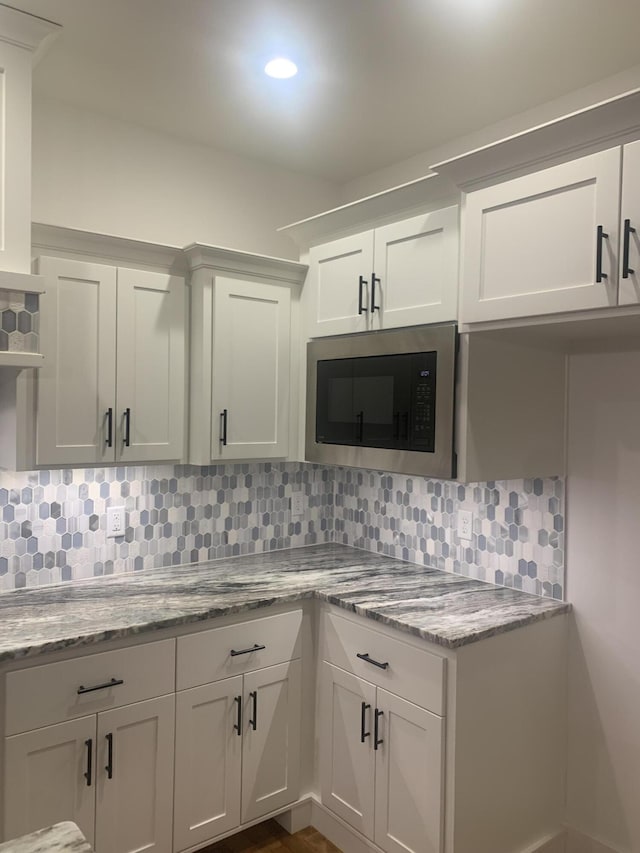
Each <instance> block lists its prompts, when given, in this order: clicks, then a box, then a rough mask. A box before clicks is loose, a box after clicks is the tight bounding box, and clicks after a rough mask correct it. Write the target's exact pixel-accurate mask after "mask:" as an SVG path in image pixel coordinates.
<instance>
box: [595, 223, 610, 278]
mask: <svg viewBox="0 0 640 853" xmlns="http://www.w3.org/2000/svg"><path fill="white" fill-rule="evenodd" d="M608 239H609V235H608V234H607V233H606V232H605V230H604V228H603V227H602V225H598V236H597V238H596V283H600V282H601V281H602V280H603V279H607V278H609V276H608V274H607V273H606V272H602V243H603V241H604V240H608Z"/></svg>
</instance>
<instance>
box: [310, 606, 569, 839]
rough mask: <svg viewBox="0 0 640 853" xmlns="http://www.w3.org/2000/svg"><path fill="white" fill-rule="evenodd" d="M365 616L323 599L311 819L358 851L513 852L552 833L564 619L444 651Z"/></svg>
mask: <svg viewBox="0 0 640 853" xmlns="http://www.w3.org/2000/svg"><path fill="white" fill-rule="evenodd" d="M371 624H372V623H371V622H370V620H367V619H362V618H361V617H358V616H356V615H353V614H347V613H345V611H344V610H341V609H339V608H336V607H333V606H330V605H323V608H322V616H321V622H320V658H321V659H322V661H321V663H320V672H319V674H318V699H317V704H316V708H317V715H318V717H317V731H318V736H319V743H318V756H319V782H320V798H321V806H320V807H319V810H318V814H317V820H316V821H315V822H314V825H315V826H317V828H318V829H319V830H320V831H321V832H322V833H323V834H324V835H326V836H327V837H328V838H329V840H330V841H332V842H333V843H334V844H336V845H337V846H338V847H339V848H340V849H343V850H361V851H371V853H374V851H379V850H382V851H385V853H513V851H516V850H525V849H527V850H534V849H536V850H538V849H540V850H542V849H543V846H544V843H545V842H549V841H550V840H551V839H552V838H554V837H555V836H556V835H557V836H558V837H560V836H561V834H562V822H563V817H564V777H563V773H564V762H565V748H566V739H565V738H566V732H565V730H564V728H563V724H562V720H563V719H564V716H563V714H564V709H565V707H566V696H565V691H566V685H565V681H566V672H565V666H566V641H567V637H566V631H567V625H566V620H564V619H562V618H559V617H557V618H554V619H550V620H547V621H546V622H538V623H536V624H534V625H530V626H528V627H523V628H519V629H518V630H517V631H513V632H510V633H507V634H501V635H498V636H495V637H491V638H488V639H484V640H483V641H482V642H476V643H471V644H470V645H465V646H463V647H461V648H458V649H455V650H451V649H445V648H442V647H439V646H437V645H435V644H433V643H429V642H426V641H422V640H420V639H419V638H417V637H415V636H414V637H412V636H411V635H408V634H405V633H398V632H397V631H394V630H393V628H390V627H388V626H386V625H384V624H380V623H377V624H375V625H374V627H373V628H372V627H370V626H371ZM542 658H544V660H545V661H546V662H547V664H546V665H545V666H544V667H541V666H540V660H541V659H542ZM558 721H560V722H558ZM496 790H499V791H500V796H498V797H496ZM545 849H546V848H545ZM554 849H555V848H554Z"/></svg>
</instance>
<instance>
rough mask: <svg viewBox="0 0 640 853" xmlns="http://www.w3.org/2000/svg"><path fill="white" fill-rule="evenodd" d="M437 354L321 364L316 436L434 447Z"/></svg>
mask: <svg viewBox="0 0 640 853" xmlns="http://www.w3.org/2000/svg"><path fill="white" fill-rule="evenodd" d="M436 366H437V353H435V352H422V353H402V354H399V355H376V356H365V357H359V358H341V359H326V360H321V361H318V364H317V405H316V441H317V442H319V443H322V444H348V445H358V446H363V447H384V448H397V449H406V450H417V451H422V452H427V453H428V452H431V453H432V452H434V444H435V415H436V412H435V406H436V393H435V392H436Z"/></svg>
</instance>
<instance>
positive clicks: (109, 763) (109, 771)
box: [104, 729, 377, 779]
mask: <svg viewBox="0 0 640 853" xmlns="http://www.w3.org/2000/svg"><path fill="white" fill-rule="evenodd" d="M376 731H377V729H376ZM106 740H107V763H106V765H105V768H104V769H105V770H106V771H107V779H113V734H112V732H109V734H108V735H106Z"/></svg>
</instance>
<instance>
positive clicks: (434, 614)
mask: <svg viewBox="0 0 640 853" xmlns="http://www.w3.org/2000/svg"><path fill="white" fill-rule="evenodd" d="M304 598H317V599H320V600H322V601H328V602H330V603H331V604H336V605H338V606H339V607H344V608H345V609H346V610H350V611H352V612H355V613H359V614H361V615H362V616H366V617H368V618H369V619H373V620H376V621H378V622H383V623H385V624H387V625H391V626H393V627H394V628H398V629H399V630H401V631H406V632H408V633H410V634H414V635H416V636H418V637H422V638H424V639H425V640H429V641H431V642H433V643H438V644H439V645H441V646H445V647H447V648H452V649H453V648H457V647H459V646H462V645H465V644H467V643H473V642H476V641H478V640H481V639H484V638H486V637H491V636H493V635H494V634H499V633H502V632H504V631H510V630H512V629H514V628H518V627H520V626H522V625H527V624H529V623H531V622H536V621H538V620H540V619H546V618H549V617H550V616H555V615H557V614H559V613H564V612H566V611H567V610H568V609H569V605H568V604H566V603H562V602H558V601H553V600H552V599H548V598H538V597H537V596H533V595H528V594H526V593H523V592H518V591H516V590H513V589H507V588H505V587H498V586H492V585H490V584H486V583H482V582H481V581H475V580H470V579H468V578H464V577H461V576H459V575H454V574H448V573H446V572H439V571H436V570H435V569H429V568H425V567H423V566H417V565H415V564H413V563H405V562H402V561H400V560H394V559H391V558H389V557H383V556H380V555H378V554H372V553H370V552H368V551H361V550H359V549H356V548H349V547H347V546H345V545H313V546H310V547H306V548H294V549H292V550H289V551H272V552H269V553H267V554H259V555H254V556H250V557H237V558H233V559H227V560H216V561H213V562H210V563H203V564H200V565H197V566H189V567H185V566H176V567H174V568H166V569H154V570H151V571H145V572H141V573H139V574H136V573H134V574H128V575H119V576H114V577H108V578H104V577H103V578H97V579H95V580H87V581H75V582H72V583H67V584H58V585H56V586H47V587H43V588H42V589H26V590H15V591H13V592H7V593H3V594H0V661H6V660H11V659H16V658H20V657H26V656H34V655H37V654H41V653H42V652H46V651H53V650H58V649H64V648H72V647H83V646H88V645H91V644H94V643H99V642H100V641H102V640H108V639H114V638H118V637H128V636H135V635H136V634H140V633H143V632H148V631H153V630H157V629H159V628H167V627H170V626H174V625H186V624H188V623H190V622H198V621H201V620H203V619H209V618H212V617H215V616H222V615H225V614H229V613H242V612H246V611H249V610H255V609H257V608H261V607H268V606H269V605H270V604H274V603H282V602H291V601H297V600H300V599H304Z"/></svg>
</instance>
